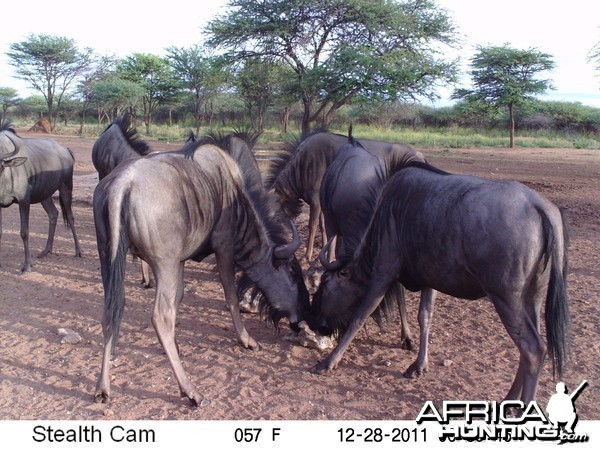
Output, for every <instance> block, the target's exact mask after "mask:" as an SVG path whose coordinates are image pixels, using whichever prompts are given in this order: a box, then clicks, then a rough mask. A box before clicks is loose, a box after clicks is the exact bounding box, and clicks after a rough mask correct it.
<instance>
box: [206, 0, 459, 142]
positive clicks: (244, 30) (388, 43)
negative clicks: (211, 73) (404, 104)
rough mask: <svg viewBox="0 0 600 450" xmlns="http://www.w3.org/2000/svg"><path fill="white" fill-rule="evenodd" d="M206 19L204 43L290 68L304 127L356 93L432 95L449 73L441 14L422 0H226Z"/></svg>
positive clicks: (235, 57) (236, 56) (450, 38)
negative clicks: (221, 9) (222, 9)
mask: <svg viewBox="0 0 600 450" xmlns="http://www.w3.org/2000/svg"><path fill="white" fill-rule="evenodd" d="M228 6H229V8H228V10H227V12H226V13H225V14H224V15H222V16H221V17H218V18H217V19H215V20H213V21H212V22H210V23H209V24H208V27H207V33H208V36H209V39H208V42H207V43H208V44H209V45H213V46H217V47H219V48H222V49H224V50H227V53H226V58H227V59H229V60H230V61H240V60H244V59H247V58H254V57H263V58H272V59H274V60H277V61H281V62H283V63H285V64H286V65H288V66H289V67H291V68H292V70H293V72H294V82H295V90H296V93H297V96H298V98H299V99H300V100H301V101H302V104H303V107H304V115H303V124H302V127H303V131H308V129H309V127H310V124H311V123H313V122H315V121H317V120H322V121H323V123H324V124H325V125H328V124H329V123H330V122H331V120H332V119H333V117H334V115H335V114H336V112H337V111H338V110H339V108H340V107H341V106H343V105H345V104H347V103H348V102H349V101H350V100H351V99H352V98H354V97H356V96H366V97H371V98H373V97H383V98H387V99H398V98H405V99H406V98H415V97H419V96H424V97H433V96H434V95H435V94H434V89H435V87H436V83H438V82H447V81H451V80H453V79H454V77H455V64H454V63H453V62H447V61H445V60H444V58H443V55H442V54H441V51H440V48H441V46H440V44H451V43H453V42H454V26H453V24H452V23H451V21H450V19H449V17H448V15H447V14H446V12H445V11H444V10H443V9H440V8H439V7H437V6H436V5H435V3H434V2H432V1H429V0H403V1H391V0H322V1H318V2H315V1H313V0H262V1H256V0H232V1H230V2H229V4H228Z"/></svg>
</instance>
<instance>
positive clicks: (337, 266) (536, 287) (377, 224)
mask: <svg viewBox="0 0 600 450" xmlns="http://www.w3.org/2000/svg"><path fill="white" fill-rule="evenodd" d="M258 136H259V135H258V134H248V133H231V134H227V135H225V134H220V133H211V134H209V135H207V136H204V137H201V138H196V137H195V136H193V135H192V136H191V137H190V139H188V141H187V142H186V143H185V144H184V145H183V146H182V147H181V148H180V149H179V150H176V151H162V152H151V151H150V148H149V146H148V145H147V144H146V143H145V142H143V141H141V140H140V139H139V137H138V136H137V133H136V132H135V128H134V127H133V126H132V125H131V123H130V121H129V119H128V118H127V117H124V118H120V119H117V120H115V122H114V123H112V124H111V125H109V126H108V127H107V129H106V130H105V131H104V132H103V133H102V135H101V136H100V137H99V139H98V140H97V141H96V143H95V144H94V148H93V163H94V166H95V167H96V169H97V171H98V173H99V178H100V181H99V183H98V185H97V187H96V189H95V191H94V195H93V212H94V223H95V227H96V238H97V247H98V254H99V258H100V267H101V276H102V285H103V287H104V316H103V320H102V330H103V334H104V355H103V360H102V365H101V371H100V376H99V380H98V384H97V389H96V393H95V400H96V401H97V402H108V401H109V399H110V395H111V391H110V375H109V369H110V358H111V354H112V351H113V348H114V346H115V344H116V343H117V339H118V334H119V327H120V323H121V320H122V316H123V311H124V307H125V287H124V273H125V257H126V254H127V252H131V253H133V254H134V255H135V256H137V257H139V258H140V259H141V260H142V261H143V263H144V264H145V265H147V267H149V268H150V269H151V271H152V273H153V275H154V278H155V281H156V293H155V303H154V312H153V314H152V323H153V325H154V328H155V330H156V333H157V335H158V337H159V340H160V343H161V345H162V347H163V349H164V351H165V353H166V355H167V358H168V360H169V362H170V364H171V366H172V369H173V371H174V373H175V378H176V380H177V383H178V385H179V389H180V393H181V395H182V396H183V397H187V398H188V399H189V400H190V402H191V404H192V405H200V406H202V405H206V404H207V403H208V402H207V401H206V399H204V396H203V395H202V394H200V393H199V392H198V390H197V389H196V388H195V387H194V385H193V384H192V382H191V381H190V380H189V378H188V376H187V375H186V373H185V371H184V369H183V366H182V364H181V360H180V358H179V351H178V345H177V343H176V339H175V323H176V313H177V310H178V306H179V304H180V302H181V300H182V298H183V279H184V264H185V261H186V260H194V261H201V260H203V259H204V258H206V257H207V256H208V255H213V254H214V256H215V261H216V266H217V269H218V273H219V276H220V281H221V284H222V286H223V291H224V296H225V302H226V305H227V308H228V310H229V311H230V313H231V316H232V319H233V324H234V329H235V333H236V336H237V339H238V341H239V343H240V345H242V346H243V347H244V348H248V349H257V348H259V344H258V342H256V340H254V339H253V338H252V337H251V336H250V335H249V334H248V332H247V331H246V329H245V327H244V324H243V322H242V319H241V315H240V305H239V302H240V297H241V295H242V293H243V292H244V291H245V290H247V289H249V288H251V290H252V292H253V293H254V295H255V297H256V298H257V299H258V300H259V302H260V306H259V309H260V312H261V315H262V316H263V317H265V318H267V319H268V320H269V321H270V322H272V323H273V324H275V326H276V327H278V324H279V322H280V321H281V320H282V319H287V321H288V322H289V326H290V328H291V329H292V330H294V331H296V332H298V331H300V330H309V329H312V330H314V331H316V332H318V333H321V334H323V335H334V336H336V337H338V338H339V343H338V345H337V347H336V348H335V349H334V350H333V351H332V352H331V353H330V354H329V355H328V356H327V357H326V358H325V359H324V360H322V361H320V362H319V363H317V364H316V365H315V366H314V367H313V368H312V371H313V372H315V373H325V372H328V371H331V370H333V369H335V368H336V367H337V366H338V364H339V363H340V361H341V359H342V357H343V354H344V352H345V351H346V350H347V348H348V346H349V345H350V344H351V342H352V340H353V338H354V337H355V336H356V333H357V332H358V331H359V330H360V329H361V328H362V327H363V326H364V325H365V323H366V321H367V319H368V318H369V317H373V318H374V319H375V320H376V321H377V322H378V323H379V324H380V325H381V324H382V319H383V317H385V316H388V315H389V313H390V312H391V311H392V309H393V308H392V305H394V304H396V305H397V306H398V309H399V310H400V318H401V322H402V340H403V342H402V343H401V345H402V347H403V348H406V349H412V347H413V342H412V337H411V335H410V331H409V327H408V323H407V317H406V302H405V299H404V290H405V289H408V290H410V291H420V292H421V301H420V305H419V313H418V322H419V326H420V337H419V353H418V357H417V360H416V361H415V362H414V363H413V364H412V365H411V366H410V367H409V368H408V370H407V371H406V373H405V375H406V376H409V377H410V376H413V375H421V374H422V373H423V372H424V371H426V370H427V368H428V359H427V353H428V340H429V328H430V325H431V321H432V313H433V304H434V300H435V298H436V294H437V292H438V291H439V292H442V293H445V294H448V295H451V296H454V297H458V298H464V299H479V298H482V297H488V298H489V299H490V300H491V301H492V303H493V304H494V306H495V308H496V311H497V312H498V315H499V316H500V319H501V321H502V323H503V324H504V326H505V328H506V330H507V332H508V334H509V335H510V337H511V338H512V340H513V341H514V343H515V345H516V347H517V348H518V350H519V354H520V358H519V365H518V369H517V373H516V375H515V378H514V382H513V384H512V387H511V388H510V390H509V392H508V394H507V395H506V399H521V400H522V401H523V402H524V403H526V402H529V401H531V400H533V399H534V398H535V394H536V388H537V384H538V378H539V375H540V372H541V369H542V366H543V363H544V360H545V356H546V353H548V354H549V356H550V359H551V361H552V363H553V367H554V369H555V374H556V375H557V376H558V377H560V376H562V371H563V370H564V366H565V361H566V358H567V354H568V351H569V309H568V302H567V295H566V276H567V264H568V257H567V245H568V233H567V227H566V222H565V217H564V214H563V212H562V211H560V210H559V209H558V208H557V207H556V206H554V205H553V204H552V203H551V202H549V201H548V200H546V199H545V198H543V197H542V196H540V195H539V194H537V193H536V192H535V191H533V190H531V189H529V188H527V187H525V186H524V185H522V184H520V183H517V182H510V181H492V180H487V179H483V178H477V177H473V176H467V175H453V174H449V173H447V172H444V171H442V170H440V169H438V168H436V167H434V166H432V165H430V164H428V163H427V162H426V160H425V158H424V157H423V155H422V154H421V153H420V152H418V151H415V150H413V149H412V148H410V147H408V146H405V145H402V144H398V143H387V142H378V141H371V140H357V139H355V138H353V137H352V133H351V131H350V133H349V136H343V135H338V134H334V133H330V132H327V131H318V132H315V133H313V134H311V135H309V136H306V137H304V138H301V139H299V140H298V142H297V143H296V144H295V145H293V147H291V149H290V150H288V151H286V152H285V153H283V154H282V155H280V157H279V158H278V159H276V160H274V162H273V163H272V164H271V167H270V170H269V172H268V173H267V174H266V175H265V176H264V177H263V176H262V174H261V173H260V170H259V166H258V164H257V162H256V159H255V157H254V154H253V153H252V148H253V146H254V144H255V143H256V140H257V139H258ZM0 164H1V165H0V206H2V207H8V206H10V205H11V204H13V203H18V204H19V209H20V215H21V236H22V238H23V243H24V247H25V262H24V264H23V268H22V271H29V270H31V258H30V256H29V249H28V239H27V234H28V212H29V205H30V204H31V203H42V205H43V207H44V209H45V211H46V212H47V214H48V217H49V220H50V225H49V232H48V243H47V245H46V248H45V249H44V251H43V252H42V254H41V255H40V256H43V255H45V254H47V253H49V252H51V251H52V241H53V237H54V228H55V226H56V219H57V209H56V207H55V206H54V204H53V200H52V195H53V193H54V192H56V191H57V190H58V192H59V199H60V204H61V208H62V210H63V214H64V217H65V220H66V222H67V223H68V225H69V227H70V228H71V230H72V232H73V238H74V241H75V249H76V256H81V250H80V247H79V242H78V240H77V235H76V233H75V226H74V220H73V214H72V212H71V196H72V186H73V181H72V177H73V157H72V154H71V153H70V152H69V151H68V150H67V149H66V148H64V147H62V146H60V145H58V144H57V143H55V142H54V141H52V140H50V139H32V138H30V139H25V138H21V137H19V136H17V134H16V133H15V132H14V130H13V129H12V128H11V127H10V126H9V125H7V124H3V125H2V127H1V130H0ZM263 179H264V180H265V182H264V183H263ZM149 180H151V181H149ZM302 202H305V203H307V204H308V205H309V207H310V219H309V238H308V242H307V244H306V254H305V256H304V259H305V260H311V259H312V252H313V247H314V241H315V236H316V230H317V228H318V225H319V224H320V225H321V231H322V234H323V244H324V245H323V246H322V249H321V251H320V253H319V261H320V263H321V265H322V266H323V268H324V273H323V275H322V277H321V281H320V285H319V287H318V289H317V291H316V292H315V294H314V296H313V299H312V302H311V301H310V299H309V293H308V291H307V288H306V285H305V282H304V278H303V274H302V269H301V265H300V263H299V261H298V260H297V259H296V257H295V252H296V250H297V249H298V247H299V245H300V237H299V234H298V231H297V229H296V226H295V225H294V223H293V221H294V220H295V219H296V217H297V216H298V215H299V213H300V209H301V206H302ZM0 219H1V216H0ZM0 226H1V222H0ZM0 231H1V228H0ZM0 236H1V235H0ZM326 236H327V237H329V239H327V237H326ZM334 241H335V244H334ZM238 272H240V273H241V276H240V277H237V276H236V273H238ZM146 280H148V278H146ZM544 304H545V312H544V322H545V328H546V340H544V339H543V337H542V336H541V334H540V325H541V314H542V309H543V308H544Z"/></svg>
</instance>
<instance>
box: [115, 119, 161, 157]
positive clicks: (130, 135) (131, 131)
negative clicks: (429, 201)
mask: <svg viewBox="0 0 600 450" xmlns="http://www.w3.org/2000/svg"><path fill="white" fill-rule="evenodd" d="M113 125H115V126H117V127H119V129H120V130H121V132H122V133H123V137H124V138H125V140H126V141H127V143H128V144H129V146H130V147H131V148H132V149H133V150H135V151H136V152H137V153H139V154H140V155H142V156H146V155H148V154H149V153H150V151H151V150H150V146H149V145H148V144H147V143H146V142H145V141H143V140H142V139H141V138H140V136H139V135H138V133H137V130H136V128H135V127H134V126H133V124H132V123H131V115H130V114H125V115H124V116H123V117H117V118H116V119H115V120H114V121H113V123H111V124H110V125H109V126H107V127H106V130H108V129H109V128H110V127H112V126H113ZM106 130H104V131H106Z"/></svg>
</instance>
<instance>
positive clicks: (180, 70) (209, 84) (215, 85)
mask: <svg viewBox="0 0 600 450" xmlns="http://www.w3.org/2000/svg"><path fill="white" fill-rule="evenodd" d="M166 57H167V61H168V62H169V65H170V66H171V68H172V69H173V75H174V77H175V79H176V80H177V81H178V83H179V87H180V88H181V89H183V90H184V91H187V92H189V93H191V96H192V102H191V106H192V112H193V115H194V121H195V125H196V134H199V133H200V126H201V125H202V116H203V112H204V106H205V104H206V102H208V101H210V99H211V98H214V97H215V96H216V95H217V94H218V93H219V91H220V89H221V86H222V85H223V84H224V82H225V73H224V72H223V70H222V67H221V66H220V65H219V64H218V62H217V59H216V58H215V57H213V56H211V55H210V54H208V53H207V52H206V51H205V50H204V49H203V48H202V47H201V46H199V45H195V46H192V47H190V48H179V47H169V48H167V56H166Z"/></svg>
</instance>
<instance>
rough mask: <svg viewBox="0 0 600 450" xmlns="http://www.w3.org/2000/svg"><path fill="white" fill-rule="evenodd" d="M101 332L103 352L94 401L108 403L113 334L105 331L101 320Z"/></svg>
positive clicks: (103, 322)
mask: <svg viewBox="0 0 600 450" xmlns="http://www.w3.org/2000/svg"><path fill="white" fill-rule="evenodd" d="M105 320H106V319H105ZM102 332H103V334H104V353H103V355H102V367H101V369H100V377H99V378H98V384H97V385H96V393H95V394H94V401H95V402H96V403H108V402H109V401H110V358H111V356H112V350H113V342H114V341H113V334H112V333H110V334H109V333H108V332H107V328H106V326H105V321H104V320H103V321H102Z"/></svg>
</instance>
